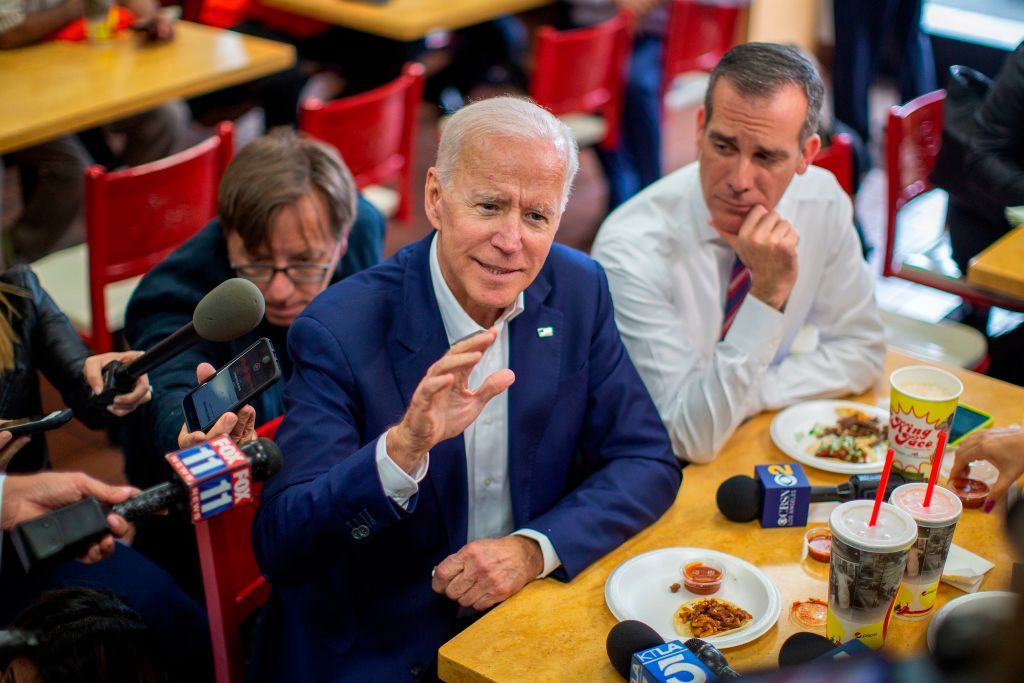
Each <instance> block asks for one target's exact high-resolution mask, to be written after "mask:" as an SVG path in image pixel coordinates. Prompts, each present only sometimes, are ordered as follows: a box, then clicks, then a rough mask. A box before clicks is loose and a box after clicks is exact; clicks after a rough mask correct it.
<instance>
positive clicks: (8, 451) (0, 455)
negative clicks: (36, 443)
mask: <svg viewBox="0 0 1024 683" xmlns="http://www.w3.org/2000/svg"><path fill="white" fill-rule="evenodd" d="M0 435H2V437H0V438H3V441H2V442H0V446H2V448H0V472H3V471H4V470H5V469H7V464H8V463H9V462H11V458H13V457H14V456H15V454H16V453H17V452H18V451H20V450H21V449H22V448H24V447H25V444H27V443H28V442H29V441H31V440H32V437H31V436H19V437H18V438H17V439H14V440H13V441H11V439H12V438H14V437H12V436H11V433H10V432H0ZM7 442H10V443H7ZM4 443H7V445H6V446H3V444H4Z"/></svg>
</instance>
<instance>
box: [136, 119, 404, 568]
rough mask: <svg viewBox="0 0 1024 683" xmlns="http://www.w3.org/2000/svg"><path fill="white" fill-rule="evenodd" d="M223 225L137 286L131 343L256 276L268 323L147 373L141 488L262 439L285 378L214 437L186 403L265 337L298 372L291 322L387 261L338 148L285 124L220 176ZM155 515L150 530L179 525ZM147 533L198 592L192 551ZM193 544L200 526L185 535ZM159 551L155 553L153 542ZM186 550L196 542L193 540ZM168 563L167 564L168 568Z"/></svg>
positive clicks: (139, 431)
mask: <svg viewBox="0 0 1024 683" xmlns="http://www.w3.org/2000/svg"><path fill="white" fill-rule="evenodd" d="M217 212H218V218H217V219H215V220H213V221H212V222H211V223H210V224H209V225H207V226H206V227H205V228H203V229H202V230H201V231H200V232H198V233H197V234H196V235H195V236H194V237H193V238H192V239H190V240H189V241H188V242H186V243H185V244H183V245H182V246H181V247H179V248H178V249H177V250H175V251H174V252H173V253H172V254H171V255H170V256H168V257H167V258H166V259H164V261H163V262H162V263H160V264H159V265H158V266H156V267H155V268H154V269H153V270H151V271H150V272H149V273H147V274H146V276H145V277H144V278H143V279H142V281H141V282H140V283H139V286H138V287H137V288H136V290H135V293H134V294H133V295H132V298H131V301H130V302H129V304H128V311H127V314H126V317H125V330H124V331H125V336H126V338H127V339H128V341H129V344H130V345H131V348H137V349H148V348H151V347H152V346H153V345H154V344H156V343H157V342H159V341H160V340H162V339H164V338H165V337H166V336H167V335H169V334H170V333H172V332H173V331H175V330H177V329H178V328H180V327H181V326H182V325H185V324H186V323H188V322H189V321H191V320H192V314H193V311H194V310H195V307H196V304H198V303H199V300H200V299H202V298H203V297H204V296H205V295H206V294H207V293H208V292H209V291H210V290H212V289H213V288H214V287H216V286H217V285H219V284H220V283H221V282H223V281H224V280H226V279H228V278H231V277H236V276H237V277H244V278H247V279H249V280H251V281H252V282H253V283H255V284H256V286H257V287H259V289H260V291H262V292H263V296H264V298H265V299H266V304H267V307H266V316H265V318H264V319H263V322H261V323H260V325H259V326H258V327H257V328H256V329H255V330H253V331H252V332H250V333H249V334H247V335H245V336H243V337H242V338H240V339H237V340H235V341H234V342H229V343H222V344H214V343H209V342H203V343H200V344H197V345H195V346H193V347H192V348H191V349H189V350H188V351H186V352H184V353H181V354H179V355H178V356H177V357H176V358H174V359H173V360H171V361H169V362H168V363H166V364H164V365H162V366H161V367H159V368H157V369H155V370H154V371H152V372H150V374H149V376H150V383H151V384H152V386H153V401H152V402H151V403H150V404H149V409H147V410H146V411H145V412H144V413H143V414H141V415H139V416H138V417H137V419H135V420H133V421H132V423H131V424H130V426H129V429H128V433H127V435H126V438H125V454H126V459H125V471H126V473H127V475H128V478H129V480H130V481H131V482H132V483H134V484H135V485H136V486H139V487H143V488H144V487H147V486H151V485H153V484H155V483H158V482H160V481H164V480H166V479H167V478H168V476H169V475H170V471H169V469H168V467H167V465H166V463H165V461H164V459H163V454H164V453H166V452H169V451H172V450H175V449H177V448H179V447H186V446H189V445H193V444H195V443H198V442H200V441H203V440H204V439H206V438H207V437H209V436H212V435H214V434H223V433H230V434H231V435H232V437H234V438H235V439H236V440H247V439H250V438H252V437H253V434H254V429H255V427H256V426H258V425H260V424H263V423H265V422H269V421H270V420H273V419H274V418H276V417H278V416H279V415H281V414H282V413H283V412H284V402H283V399H282V396H283V393H284V382H278V383H277V384H275V385H274V386H272V387H270V388H269V389H268V390H267V391H265V392H263V393H262V394H261V395H260V396H259V397H258V398H256V399H255V400H254V401H253V402H252V405H251V406H246V407H245V408H243V409H242V410H240V411H239V414H238V415H235V414H233V413H225V414H224V415H223V416H222V417H221V418H220V419H219V420H218V421H217V423H216V424H215V425H214V426H213V427H212V428H211V429H210V431H209V433H206V434H204V433H200V432H196V433H193V434H188V433H186V431H185V429H184V426H183V416H182V411H181V401H182V399H183V398H184V396H185V395H186V394H187V393H188V392H189V391H190V390H191V389H193V388H194V387H195V386H196V382H197V379H198V380H199V381H203V380H205V379H207V378H208V377H209V376H210V375H212V374H213V373H214V368H215V367H222V366H223V365H225V364H226V363H227V362H229V361H230V360H231V359H232V358H234V357H235V356H237V355H238V354H239V353H241V352H242V351H243V350H245V349H246V348H248V347H249V346H250V345H251V344H252V343H253V342H255V341H256V340H257V339H259V338H260V337H268V338H269V339H270V340H271V342H272V343H273V344H274V347H275V348H276V349H277V351H278V354H277V356H278V359H279V361H280V363H281V369H282V372H283V376H284V378H285V379H287V378H288V377H289V376H290V375H291V370H292V366H291V360H290V358H289V357H288V354H287V353H285V337H286V336H287V333H288V327H289V325H291V323H292V321H293V320H294V319H295V318H296V317H297V316H298V315H299V313H301V312H302V311H303V309H305V308H306V306H307V305H308V304H309V303H310V302H311V301H312V300H313V298H314V297H316V296H317V295H318V294H319V293H320V292H322V291H323V290H324V289H326V288H327V286H328V285H330V284H331V283H333V282H337V281H339V280H341V279H342V278H344V277H346V276H348V275H351V274H353V273H355V272H358V271H360V270H363V269H364V268H367V267H369V266H372V265H374V264H376V263H377V262H378V261H380V258H381V253H382V251H383V242H384V219H383V217H382V216H381V214H380V213H379V212H378V211H377V210H376V209H374V208H373V207H372V206H371V205H370V204H369V203H368V202H366V200H364V199H362V198H361V197H359V195H358V194H357V192H356V187H355V182H354V180H353V179H352V174H351V173H350V172H349V170H348V168H347V167H346V166H345V164H344V162H343V161H342V160H341V158H340V157H339V156H338V154H337V152H336V151H335V150H334V149H333V148H332V147H330V146H329V145H326V144H324V143H322V142H318V141H315V140H312V139H310V138H306V137H302V136H299V135H296V133H295V132H294V131H292V130H288V129H279V130H276V131H275V132H273V133H271V134H269V135H267V136H265V137H262V138H259V139H257V140H255V141H253V142H252V143H250V144H249V145H247V146H246V147H245V148H244V149H243V150H242V151H241V152H239V153H238V155H237V156H236V157H235V158H234V160H233V161H232V162H231V164H230V165H229V166H228V168H227V170H226V171H225V173H224V177H223V179H222V180H221V184H220V189H219V192H218V198H217ZM172 525H173V521H169V520H166V519H161V520H157V521H156V522H154V523H153V526H163V527H167V526H172ZM145 531H146V530H145V529H143V530H142V532H140V534H139V538H138V539H137V541H136V547H140V546H141V547H142V548H143V550H144V552H148V553H149V554H151V555H153V556H154V558H155V559H157V560H158V561H160V562H161V563H163V564H165V565H166V566H168V568H170V569H171V570H172V571H174V573H176V574H178V575H179V578H181V576H182V572H181V571H176V569H177V568H176V567H174V566H172V565H174V564H183V565H185V566H186V567H187V568H188V571H190V572H191V574H192V576H191V577H190V579H191V580H190V581H186V583H191V585H190V586H189V587H191V588H196V587H198V585H199V584H198V567H195V566H190V565H191V561H190V560H191V557H192V553H187V554H186V557H185V558H184V559H185V560H187V561H186V562H182V561H181V560H182V558H181V557H179V556H180V555H181V552H180V551H181V548H182V546H177V547H175V544H173V543H170V542H168V541H169V538H170V536H171V535H172V534H173V533H174V532H173V531H170V530H169V529H161V530H160V532H159V533H155V534H149V533H145ZM177 532H178V533H180V534H182V536H183V538H182V541H183V542H185V541H188V542H189V543H191V541H190V536H191V529H190V528H188V527H185V526H182V527H181V528H178V529H177ZM147 537H150V538H151V539H152V541H153V545H159V546H160V547H159V548H151V547H149V543H148V542H147V541H149V540H150V538H147ZM188 547H191V545H189V546H188ZM165 558H166V560H167V561H166V562H165V561H164V560H165Z"/></svg>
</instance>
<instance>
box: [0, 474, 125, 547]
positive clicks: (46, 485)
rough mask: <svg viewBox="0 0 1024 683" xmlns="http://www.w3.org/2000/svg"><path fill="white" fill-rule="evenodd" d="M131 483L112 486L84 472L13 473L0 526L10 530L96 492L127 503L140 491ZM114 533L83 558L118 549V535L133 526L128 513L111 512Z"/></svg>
mask: <svg viewBox="0 0 1024 683" xmlns="http://www.w3.org/2000/svg"><path fill="white" fill-rule="evenodd" d="M138 492H139V491H138V489H136V488H133V487H131V486H109V485H107V484H104V483H103V482H101V481H97V480H95V479H93V478H92V477H89V476H87V475H85V474H82V473H81V472H40V473H38V474H29V475H17V474H15V475H9V476H8V477H7V478H6V479H5V480H4V496H3V506H2V507H0V528H2V529H3V530H4V531H7V530H9V529H11V528H12V527H14V526H15V525H17V524H20V523H21V522H24V521H25V520H28V519H32V518H33V517H38V516H39V515H42V514H44V513H47V512H50V511H51V510H56V509H57V508H62V507H64V506H66V505H71V504H72V503H77V502H78V501H80V500H82V499H83V498H87V497H89V496H95V497H96V498H98V499H99V501H100V503H102V504H104V505H114V504H116V503H123V502H124V501H126V500H128V498H130V497H132V496H133V495H135V494H136V493H138ZM107 524H108V525H109V526H110V531H111V534H112V535H110V536H105V537H104V538H102V539H101V540H100V541H98V542H97V543H94V544H92V545H91V546H89V549H88V550H87V551H86V553H85V554H84V555H83V556H82V557H80V558H79V559H80V560H82V561H83V562H98V561H100V560H102V559H103V558H104V557H107V556H108V555H110V554H111V553H113V552H114V538H121V537H123V536H124V535H125V534H126V533H128V530H129V529H130V528H131V527H130V526H129V524H128V522H127V521H125V519H124V517H121V516H120V515H114V514H110V515H107Z"/></svg>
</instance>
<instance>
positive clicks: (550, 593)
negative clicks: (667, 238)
mask: <svg viewBox="0 0 1024 683" xmlns="http://www.w3.org/2000/svg"><path fill="white" fill-rule="evenodd" d="M921 362H922V361H919V360H918V359H916V358H913V357H911V356H907V355H904V354H901V353H899V352H895V351H890V352H889V356H888V359H887V367H886V372H885V375H884V377H885V378H888V376H889V373H890V372H891V371H892V370H893V369H895V368H897V367H901V366H905V365H916V364H919V363H921ZM946 369H948V370H950V371H951V372H954V374H956V375H957V376H959V377H960V379H961V380H962V381H963V383H964V393H963V397H962V400H963V402H964V403H966V404H968V405H971V406H974V407H976V408H978V409H980V410H983V411H985V412H988V413H991V414H992V415H993V416H994V418H995V426H1006V425H1008V424H1011V423H1013V422H1019V421H1020V420H1021V418H1022V417H1024V389H1022V388H1020V387H1018V386H1015V385H1012V384H1007V383H1005V382H1000V381H998V380H993V379H990V378H988V377H984V376H982V375H978V374H975V373H972V372H969V371H965V370H955V369H952V368H946ZM885 378H883V379H882V380H881V381H880V382H879V383H878V385H877V386H876V387H875V388H874V389H873V390H872V391H870V392H868V394H866V395H865V396H863V397H861V398H862V400H864V401H866V402H872V403H873V402H874V400H875V399H877V398H879V397H882V396H888V380H887V379H885ZM772 417H773V415H772V414H764V415H760V416H757V417H755V418H753V419H751V420H749V421H748V422H747V423H746V424H744V425H743V426H742V427H740V429H739V430H738V431H737V432H736V434H735V435H734V436H733V437H732V438H731V439H730V440H729V442H728V443H727V444H726V447H725V448H724V449H723V451H722V453H721V454H720V455H719V456H718V458H717V459H716V460H715V461H714V462H713V463H711V464H710V465H692V466H690V467H687V468H686V469H685V470H684V471H683V485H682V487H681V488H680V492H679V496H678V498H677V499H676V502H675V504H674V505H673V506H672V508H671V509H669V511H668V512H666V513H665V515H664V516H663V517H662V518H661V519H660V520H659V521H658V522H656V523H655V524H654V525H653V526H651V527H650V528H648V529H646V530H645V531H643V532H641V533H640V534H638V535H637V536H636V537H634V538H633V539H631V540H629V541H627V542H626V543H625V544H624V545H622V546H621V547H619V548H616V549H615V550H613V551H612V552H611V553H609V554H608V555H606V556H605V557H603V558H602V559H600V560H598V561H597V562H596V563H594V564H593V565H591V566H590V567H589V568H587V569H586V570H585V571H583V572H582V573H581V574H580V575H579V576H577V577H576V578H575V579H574V580H573V581H572V582H570V583H561V582H558V581H555V580H554V579H544V580H541V581H534V582H533V583H532V584H530V585H528V586H526V588H524V589H523V590H522V591H520V592H519V593H518V594H517V595H515V596H513V597H512V598H510V599H509V600H507V601H506V602H505V603H504V604H502V605H499V606H498V607H497V608H495V609H494V610H493V611H491V612H490V613H489V614H487V615H486V616H484V617H483V618H481V619H480V620H479V621H477V622H476V623H475V624H473V625H472V626H470V627H469V628H468V629H466V630H465V631H463V632H462V633H461V634H459V635H458V636H456V637H455V638H454V639H452V640H451V641H449V642H448V643H446V644H445V645H444V646H443V647H442V648H441V651H440V653H439V657H438V660H439V661H438V673H439V675H440V677H441V678H442V679H443V680H445V681H449V682H450V683H456V682H457V683H461V682H464V681H503V680H509V681H512V680H538V681H555V680H559V681H608V682H609V683H610V682H611V681H621V679H620V678H619V676H618V674H617V673H615V671H614V670H613V669H612V667H611V665H610V664H609V663H608V657H607V654H606V653H605V639H606V638H607V636H608V631H609V630H610V629H611V627H612V626H614V625H615V623H616V620H615V617H613V616H612V614H611V612H609V611H608V608H607V607H606V606H605V599H604V586H605V581H606V579H607V578H608V575H609V574H610V573H611V572H612V570H614V569H615V568H616V567H618V566H619V565H620V564H621V563H622V562H624V561H625V560H627V559H629V558H631V557H633V556H635V555H639V554H640V553H643V552H646V551H648V550H653V549H656V548H667V547H673V546H693V547H704V548H711V549H714V550H719V551H723V552H726V553H730V554H732V555H735V556H737V557H740V558H743V559H745V560H747V561H749V562H752V563H753V564H755V565H757V566H758V567H759V568H760V569H761V570H762V571H764V572H765V574H767V575H768V577H769V578H770V579H771V580H772V582H773V583H774V584H775V585H776V586H777V587H778V589H779V591H780V592H781V594H782V613H781V615H780V616H779V620H778V623H777V624H776V625H775V626H773V627H772V628H771V629H770V630H769V631H768V632H767V633H765V634H764V635H762V636H761V637H760V638H757V639H756V640H754V641H753V642H751V643H747V644H746V645H741V646H738V647H734V648H730V649H728V650H726V651H725V656H726V658H727V659H728V661H729V663H730V665H731V666H732V667H733V668H735V669H737V670H738V671H739V672H740V673H751V672H753V671H756V670H760V669H766V668H774V667H776V666H777V661H778V653H779V649H780V648H781V646H782V644H783V643H784V642H785V640H786V639H787V638H788V637H789V636H791V635H792V634H793V633H796V632H797V631H800V630H806V629H802V628H798V627H797V626H796V624H794V622H792V621H791V620H790V619H789V609H790V605H791V604H792V603H793V601H796V600H806V599H808V598H811V597H817V598H820V599H822V600H825V599H827V590H828V565H827V564H820V563H817V562H813V561H812V560H805V561H804V562H801V561H800V554H801V550H802V544H803V535H804V532H805V531H806V529H805V528H803V527H801V528H791V529H763V530H762V529H761V528H760V526H759V524H758V522H756V521H754V522H749V523H747V524H736V523H733V522H729V521H728V520H726V519H725V518H724V517H722V515H721V514H720V513H719V512H718V509H717V507H716V505H715V493H716V491H717V490H718V486H719V484H721V483H722V482H723V481H725V480H726V479H728V478H729V477H730V476H732V475H734V474H748V475H750V474H753V470H754V465H760V464H771V463H782V462H792V461H791V460H790V459H789V458H788V457H786V456H785V455H783V454H782V453H781V452H780V451H779V450H778V449H776V448H775V446H774V445H773V444H772V442H771V438H770V436H769V431H768V430H769V424H770V422H771V420H772ZM804 470H805V472H806V473H807V475H808V478H809V479H810V480H811V483H812V484H814V485H835V484H838V483H840V482H841V481H845V479H846V475H840V474H832V473H829V472H821V471H819V470H814V469H811V468H804ZM999 510H1000V508H999V507H997V508H996V511H995V512H993V513H992V514H989V515H986V514H984V513H983V512H982V511H981V510H980V509H974V510H965V511H964V514H963V517H962V518H961V520H960V522H959V524H958V525H957V530H956V533H955V536H954V539H953V540H954V542H955V543H956V544H958V545H960V546H962V547H964V548H966V549H968V550H970V551H972V552H975V553H978V554H979V555H982V556H983V557H985V558H987V559H988V560H990V561H992V562H993V563H995V565H996V566H995V568H993V569H992V570H991V571H989V572H988V574H987V575H986V576H985V579H984V582H983V583H982V586H981V589H982V590H996V589H1005V588H1007V587H1008V586H1009V583H1010V572H1011V567H1012V562H1013V555H1012V552H1011V549H1010V546H1009V544H1008V542H1007V541H1006V540H1005V539H1004V537H1003V530H1002V524H1001V519H1002V515H1001V514H999ZM959 595H963V593H962V592H961V591H959V590H957V589H956V588H952V587H950V586H947V585H946V584H944V583H943V584H940V585H939V591H938V602H937V607H936V609H938V607H940V606H941V605H942V604H944V603H946V602H947V601H948V600H950V599H952V598H955V597H957V596H959ZM928 623H929V621H928V620H924V621H904V620H902V619H894V620H893V622H892V625H891V626H890V629H889V634H888V639H887V640H886V644H885V651H886V652H889V653H891V654H896V655H902V654H909V653H912V652H915V651H919V650H921V649H922V648H923V647H924V636H925V631H926V629H927V626H928ZM817 632H819V633H821V634H822V635H824V627H821V628H820V629H817Z"/></svg>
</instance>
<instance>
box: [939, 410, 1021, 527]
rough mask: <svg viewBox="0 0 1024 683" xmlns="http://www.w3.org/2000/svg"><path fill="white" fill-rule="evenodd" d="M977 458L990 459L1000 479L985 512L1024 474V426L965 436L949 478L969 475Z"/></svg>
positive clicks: (993, 488) (989, 430)
mask: <svg viewBox="0 0 1024 683" xmlns="http://www.w3.org/2000/svg"><path fill="white" fill-rule="evenodd" d="M974 460H987V461H989V462H990V463H992V464H993V465H995V467H996V469H998V470H999V479H997V480H996V483H995V484H993V485H992V490H991V491H989V494H988V501H987V502H986V503H985V512H989V511H991V510H992V506H993V505H994V504H995V501H997V500H1000V499H1001V498H1002V497H1003V496H1005V495H1006V492H1007V491H1008V490H1009V488H1010V484H1012V483H1013V482H1015V481H1017V479H1018V478H1020V476H1021V474H1024V429H1021V428H1019V427H1011V428H1003V429H985V430H982V431H980V432H975V433H974V434H971V435H969V436H967V437H965V438H964V440H963V441H961V442H960V444H959V445H958V446H957V449H956V459H955V460H954V461H953V468H952V469H951V470H950V471H949V477H950V479H954V478H956V477H966V476H967V475H968V473H969V471H970V464H971V462H972V461H974Z"/></svg>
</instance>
